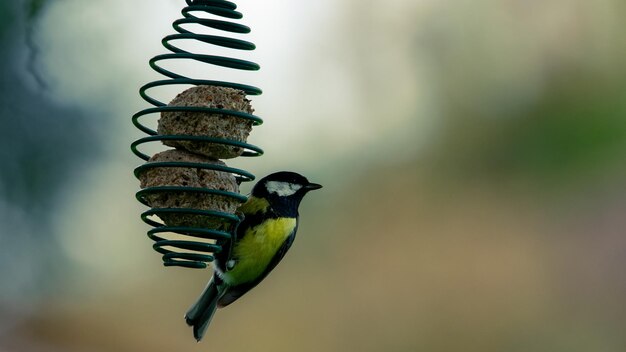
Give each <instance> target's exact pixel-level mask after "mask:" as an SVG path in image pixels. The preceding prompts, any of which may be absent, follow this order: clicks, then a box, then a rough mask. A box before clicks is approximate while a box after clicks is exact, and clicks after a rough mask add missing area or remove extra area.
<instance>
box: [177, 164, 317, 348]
mask: <svg viewBox="0 0 626 352" xmlns="http://www.w3.org/2000/svg"><path fill="white" fill-rule="evenodd" d="M320 188H322V186H321V185H319V184H317V183H311V182H309V181H308V180H307V179H306V178H305V177H304V176H302V175H300V174H297V173H295V172H287V171H281V172H276V173H273V174H271V175H268V176H266V177H264V178H262V179H261V180H259V181H258V182H257V183H256V185H254V187H253V188H252V193H251V196H250V198H249V199H248V201H247V202H246V203H244V204H243V205H242V206H241V207H239V209H238V210H239V213H242V214H243V220H242V221H241V222H240V224H239V226H238V227H237V231H236V233H235V234H234V238H233V239H232V241H233V242H232V244H231V246H232V247H231V248H232V249H231V251H224V252H220V253H217V254H216V255H215V261H214V263H213V264H214V272H213V277H212V279H211V280H210V281H209V283H208V285H207V287H206V288H205V289H204V292H202V295H201V296H200V298H199V299H198V301H197V302H196V303H195V304H194V305H193V306H191V308H190V309H189V311H188V312H187V314H185V320H186V321H187V324H188V325H190V326H192V327H193V336H194V337H195V338H196V340H197V341H200V340H201V339H202V336H204V333H205V332H206V329H207V327H208V326H209V323H210V322H211V318H212V317H213V314H214V313H215V310H216V309H217V308H222V307H225V306H227V305H229V304H231V303H233V302H234V301H236V300H237V299H238V298H239V297H241V296H243V295H244V294H245V293H246V292H248V291H250V290H251V289H252V288H254V287H255V286H256V285H258V284H259V283H260V282H261V281H262V280H263V279H264V278H265V277H266V276H267V275H268V274H269V273H270V272H271V271H272V269H274V268H275V267H276V265H277V264H278V263H279V262H280V261H281V259H283V257H284V256H285V253H287V250H289V247H291V244H292V243H293V240H294V238H295V237H296V231H297V229H298V216H299V215H298V206H299V205H300V202H301V201H302V198H303V197H304V196H305V195H306V194H307V193H308V192H309V191H312V190H316V189H320ZM228 252H230V253H228Z"/></svg>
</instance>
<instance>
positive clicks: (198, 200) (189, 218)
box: [139, 150, 239, 229]
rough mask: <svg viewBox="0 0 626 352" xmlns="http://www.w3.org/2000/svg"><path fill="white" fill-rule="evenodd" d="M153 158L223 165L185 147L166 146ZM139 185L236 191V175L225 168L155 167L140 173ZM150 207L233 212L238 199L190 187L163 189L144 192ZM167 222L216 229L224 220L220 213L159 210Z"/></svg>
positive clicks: (164, 160) (145, 186)
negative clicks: (204, 213) (218, 169)
mask: <svg viewBox="0 0 626 352" xmlns="http://www.w3.org/2000/svg"><path fill="white" fill-rule="evenodd" d="M152 162H192V163H201V164H211V165H222V166H223V165H226V164H224V163H223V162H222V161H219V160H213V159H210V158H207V157H204V156H201V155H196V154H193V153H189V152H187V151H184V150H167V151H164V152H161V153H157V154H155V155H154V156H153V157H152V158H150V160H149V161H148V163H152ZM139 180H140V182H141V188H142V189H143V188H147V187H158V186H184V187H200V188H208V189H215V190H221V191H229V192H234V193H239V186H238V184H237V181H236V179H235V177H234V176H233V175H232V174H231V173H228V172H224V171H216V170H211V169H201V168H194V167H154V168H148V169H146V170H145V171H143V172H141V173H140V174H139ZM144 197H145V198H144V199H145V201H146V203H147V204H148V206H150V207H152V208H185V209H200V210H213V211H220V212H224V213H230V214H234V213H235V210H236V209H237V206H238V205H239V202H238V201H237V200H235V199H234V198H231V197H225V196H220V195H213V194H208V193H200V192H193V191H164V192H160V191H159V192H155V193H149V194H146V195H145V196H144ZM158 216H159V217H160V218H161V219H162V220H163V222H165V224H166V225H168V226H189V227H202V228H209V229H215V228H218V227H220V225H222V224H223V220H222V219H221V218H219V217H214V216H209V215H197V214H185V213H162V214H159V215H158Z"/></svg>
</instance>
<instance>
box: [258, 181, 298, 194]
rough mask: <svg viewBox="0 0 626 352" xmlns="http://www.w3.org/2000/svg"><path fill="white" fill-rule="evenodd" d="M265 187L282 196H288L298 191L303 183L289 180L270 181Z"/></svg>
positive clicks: (270, 191)
mask: <svg viewBox="0 0 626 352" xmlns="http://www.w3.org/2000/svg"><path fill="white" fill-rule="evenodd" d="M265 187H266V188H267V191H268V192H269V193H276V194H277V195H278V196H280V197H288V196H290V195H293V194H294V193H296V192H298V190H299V189H300V188H302V185H297V184H294V183H289V182H280V181H268V182H267V183H266V184H265Z"/></svg>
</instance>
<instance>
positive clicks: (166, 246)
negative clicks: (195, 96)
mask: <svg viewBox="0 0 626 352" xmlns="http://www.w3.org/2000/svg"><path fill="white" fill-rule="evenodd" d="M185 2H186V4H187V6H186V7H184V8H183V9H182V10H181V14H182V16H183V18H180V19H177V20H175V21H174V22H173V23H172V27H173V28H174V30H175V31H176V33H174V34H170V35H167V36H165V37H164V38H163V39H162V41H161V43H162V45H163V47H164V48H165V49H167V50H168V51H169V53H165V54H160V55H156V56H154V57H153V58H151V59H150V60H149V62H148V63H149V65H150V67H151V68H152V69H153V70H154V71H156V72H158V73H159V74H161V75H163V76H165V78H164V79H160V80H155V81H152V82H148V83H146V84H144V85H143V86H142V87H141V88H140V89H139V95H140V96H141V98H142V99H143V100H145V101H146V102H147V103H148V104H150V105H152V106H153V107H149V108H145V109H143V110H141V111H139V112H137V113H135V114H134V115H133V116H132V119H131V121H132V123H133V125H134V126H135V127H136V128H137V129H139V130H140V131H142V132H143V133H145V134H147V136H145V137H142V138H139V139H137V140H135V141H134V142H133V143H132V144H131V151H132V152H133V153H134V154H135V155H136V156H137V157H139V158H140V159H141V160H143V161H148V160H149V159H150V156H149V155H148V154H146V153H144V152H142V151H140V146H142V145H144V144H147V143H163V141H194V142H204V143H213V144H222V145H226V146H231V147H238V148H242V149H243V150H244V152H243V154H242V156H248V157H249V156H260V155H262V154H263V150H262V149H261V148H259V147H257V146H254V145H252V144H249V143H245V142H240V141H236V140H232V139H228V138H214V137H206V136H190V135H160V134H158V133H157V131H155V130H154V129H152V128H150V127H148V126H147V125H146V124H145V122H144V121H143V120H144V119H146V118H147V117H148V116H155V115H157V116H158V115H160V114H161V113H163V112H198V113H204V114H220V115H222V116H234V117H237V118H240V119H244V120H248V121H250V122H251V123H252V125H253V126H258V125H260V124H262V123H263V120H262V119H261V118H260V117H258V116H256V115H253V114H249V113H246V112H241V111H233V110H227V109H216V108H209V107H200V106H167V104H166V103H164V102H161V101H159V100H158V99H156V98H155V97H153V96H151V95H150V94H149V92H150V91H151V90H152V89H154V88H158V87H164V86H171V85H180V86H189V85H193V86H200V85H209V86H220V87H226V88H233V89H237V90H241V91H244V92H245V93H246V94H248V95H259V94H261V93H262V91H261V89H260V88H258V87H255V86H251V85H248V84H243V83H239V82H228V81H219V80H207V79H196V78H191V77H186V76H184V75H182V74H179V73H176V72H174V71H172V70H169V69H166V68H164V67H163V66H161V64H162V63H164V62H167V61H175V60H193V61H196V62H200V63H202V64H206V65H213V66H217V67H221V68H226V69H234V70H244V71H256V70H259V68H260V67H259V65H258V64H256V63H254V62H251V61H248V60H244V59H241V58H233V57H226V56H219V55H208V54H199V53H192V52H189V51H186V50H183V49H181V48H180V47H178V46H176V45H175V42H176V41H181V40H196V41H198V42H201V43H203V44H204V45H209V46H217V47H223V48H228V49H234V50H240V51H243V52H248V51H251V50H254V49H255V48H256V46H255V45H254V43H251V42H248V41H245V40H242V39H236V38H231V37H228V36H227V35H228V33H236V34H247V33H249V32H250V28H249V27H247V26H245V25H242V24H239V23H235V22H230V21H229V20H233V19H234V20H238V19H241V18H242V17H243V15H242V14H241V13H240V12H238V11H236V9H237V5H236V4H235V3H233V2H230V1H225V0H185ZM198 13H204V14H206V15H208V16H202V17H198V16H196V15H194V14H198ZM214 17H218V18H223V19H215V18H214ZM188 25H197V26H202V27H204V28H208V29H210V30H211V31H216V32H218V33H215V34H213V33H211V34H205V33H194V32H192V31H190V30H188V29H186V28H184V27H185V26H188ZM223 33H226V34H223ZM181 90H182V89H181ZM164 167H165V168H173V167H179V168H180V167H186V168H192V169H204V170H213V171H216V172H223V173H228V174H231V175H233V176H234V177H235V180H236V181H237V183H241V182H248V181H252V180H254V179H255V176H254V175H253V174H251V173H250V172H248V171H246V170H242V169H237V168H232V167H227V166H225V165H219V164H208V163H199V162H193V163H191V162H169V161H168V162H147V163H144V164H142V165H140V166H138V167H137V168H135V170H134V174H135V176H136V177H137V178H139V177H140V175H141V174H142V173H144V172H147V171H149V170H151V169H154V168H164ZM164 192H169V193H170V194H183V193H184V194H193V195H197V196H199V197H201V196H215V197H222V198H225V199H229V200H230V201H235V202H237V203H238V204H241V203H244V202H245V201H246V200H247V197H246V196H243V195H241V194H239V193H235V192H229V191H224V190H217V189H210V188H201V187H188V186H159V187H146V188H144V189H142V190H140V191H138V192H137V193H136V198H137V200H138V201H139V202H141V203H142V204H144V205H146V206H148V207H150V204H149V201H148V200H149V199H150V197H151V196H155V195H159V194H163V193H164ZM167 216H194V217H202V218H207V219H211V221H213V222H215V223H216V224H218V225H216V226H215V228H201V227H194V226H170V225H168V224H166V223H164V222H163V220H162V219H163V217H167ZM141 219H142V220H143V222H145V223H146V224H148V225H150V226H151V227H152V229H150V230H149V231H148V233H147V235H148V237H149V238H150V239H151V240H153V241H154V244H153V248H154V250H155V251H157V252H158V253H160V254H162V259H163V264H164V265H165V266H178V267H187V268H206V267H207V264H208V263H210V262H212V261H213V260H214V259H215V258H214V254H215V253H219V252H222V251H224V250H226V251H230V248H231V247H232V246H231V239H232V237H233V235H232V234H233V233H234V231H236V228H237V226H238V225H239V222H240V221H241V218H240V217H239V216H237V215H235V214H230V213H226V212H221V211H212V210H203V209H191V208H151V209H149V210H147V211H145V212H143V213H142V214H141Z"/></svg>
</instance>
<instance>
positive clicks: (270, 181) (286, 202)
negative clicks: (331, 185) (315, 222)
mask: <svg viewBox="0 0 626 352" xmlns="http://www.w3.org/2000/svg"><path fill="white" fill-rule="evenodd" d="M320 188H322V185H319V184H317V183H311V182H309V180H307V179H306V177H304V176H302V175H300V174H297V173H295V172H289V171H280V172H275V173H273V174H270V175H267V176H265V177H263V178H262V179H260V180H259V182H257V184H256V185H255V186H254V188H253V189H252V196H254V197H258V198H265V199H267V200H268V201H269V203H270V204H271V205H272V207H273V208H274V209H275V210H278V211H283V212H289V213H292V212H293V213H295V214H297V211H298V206H299V205H300V201H301V200H302V198H303V197H304V195H305V194H307V193H308V192H309V191H312V190H315V189H320Z"/></svg>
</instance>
